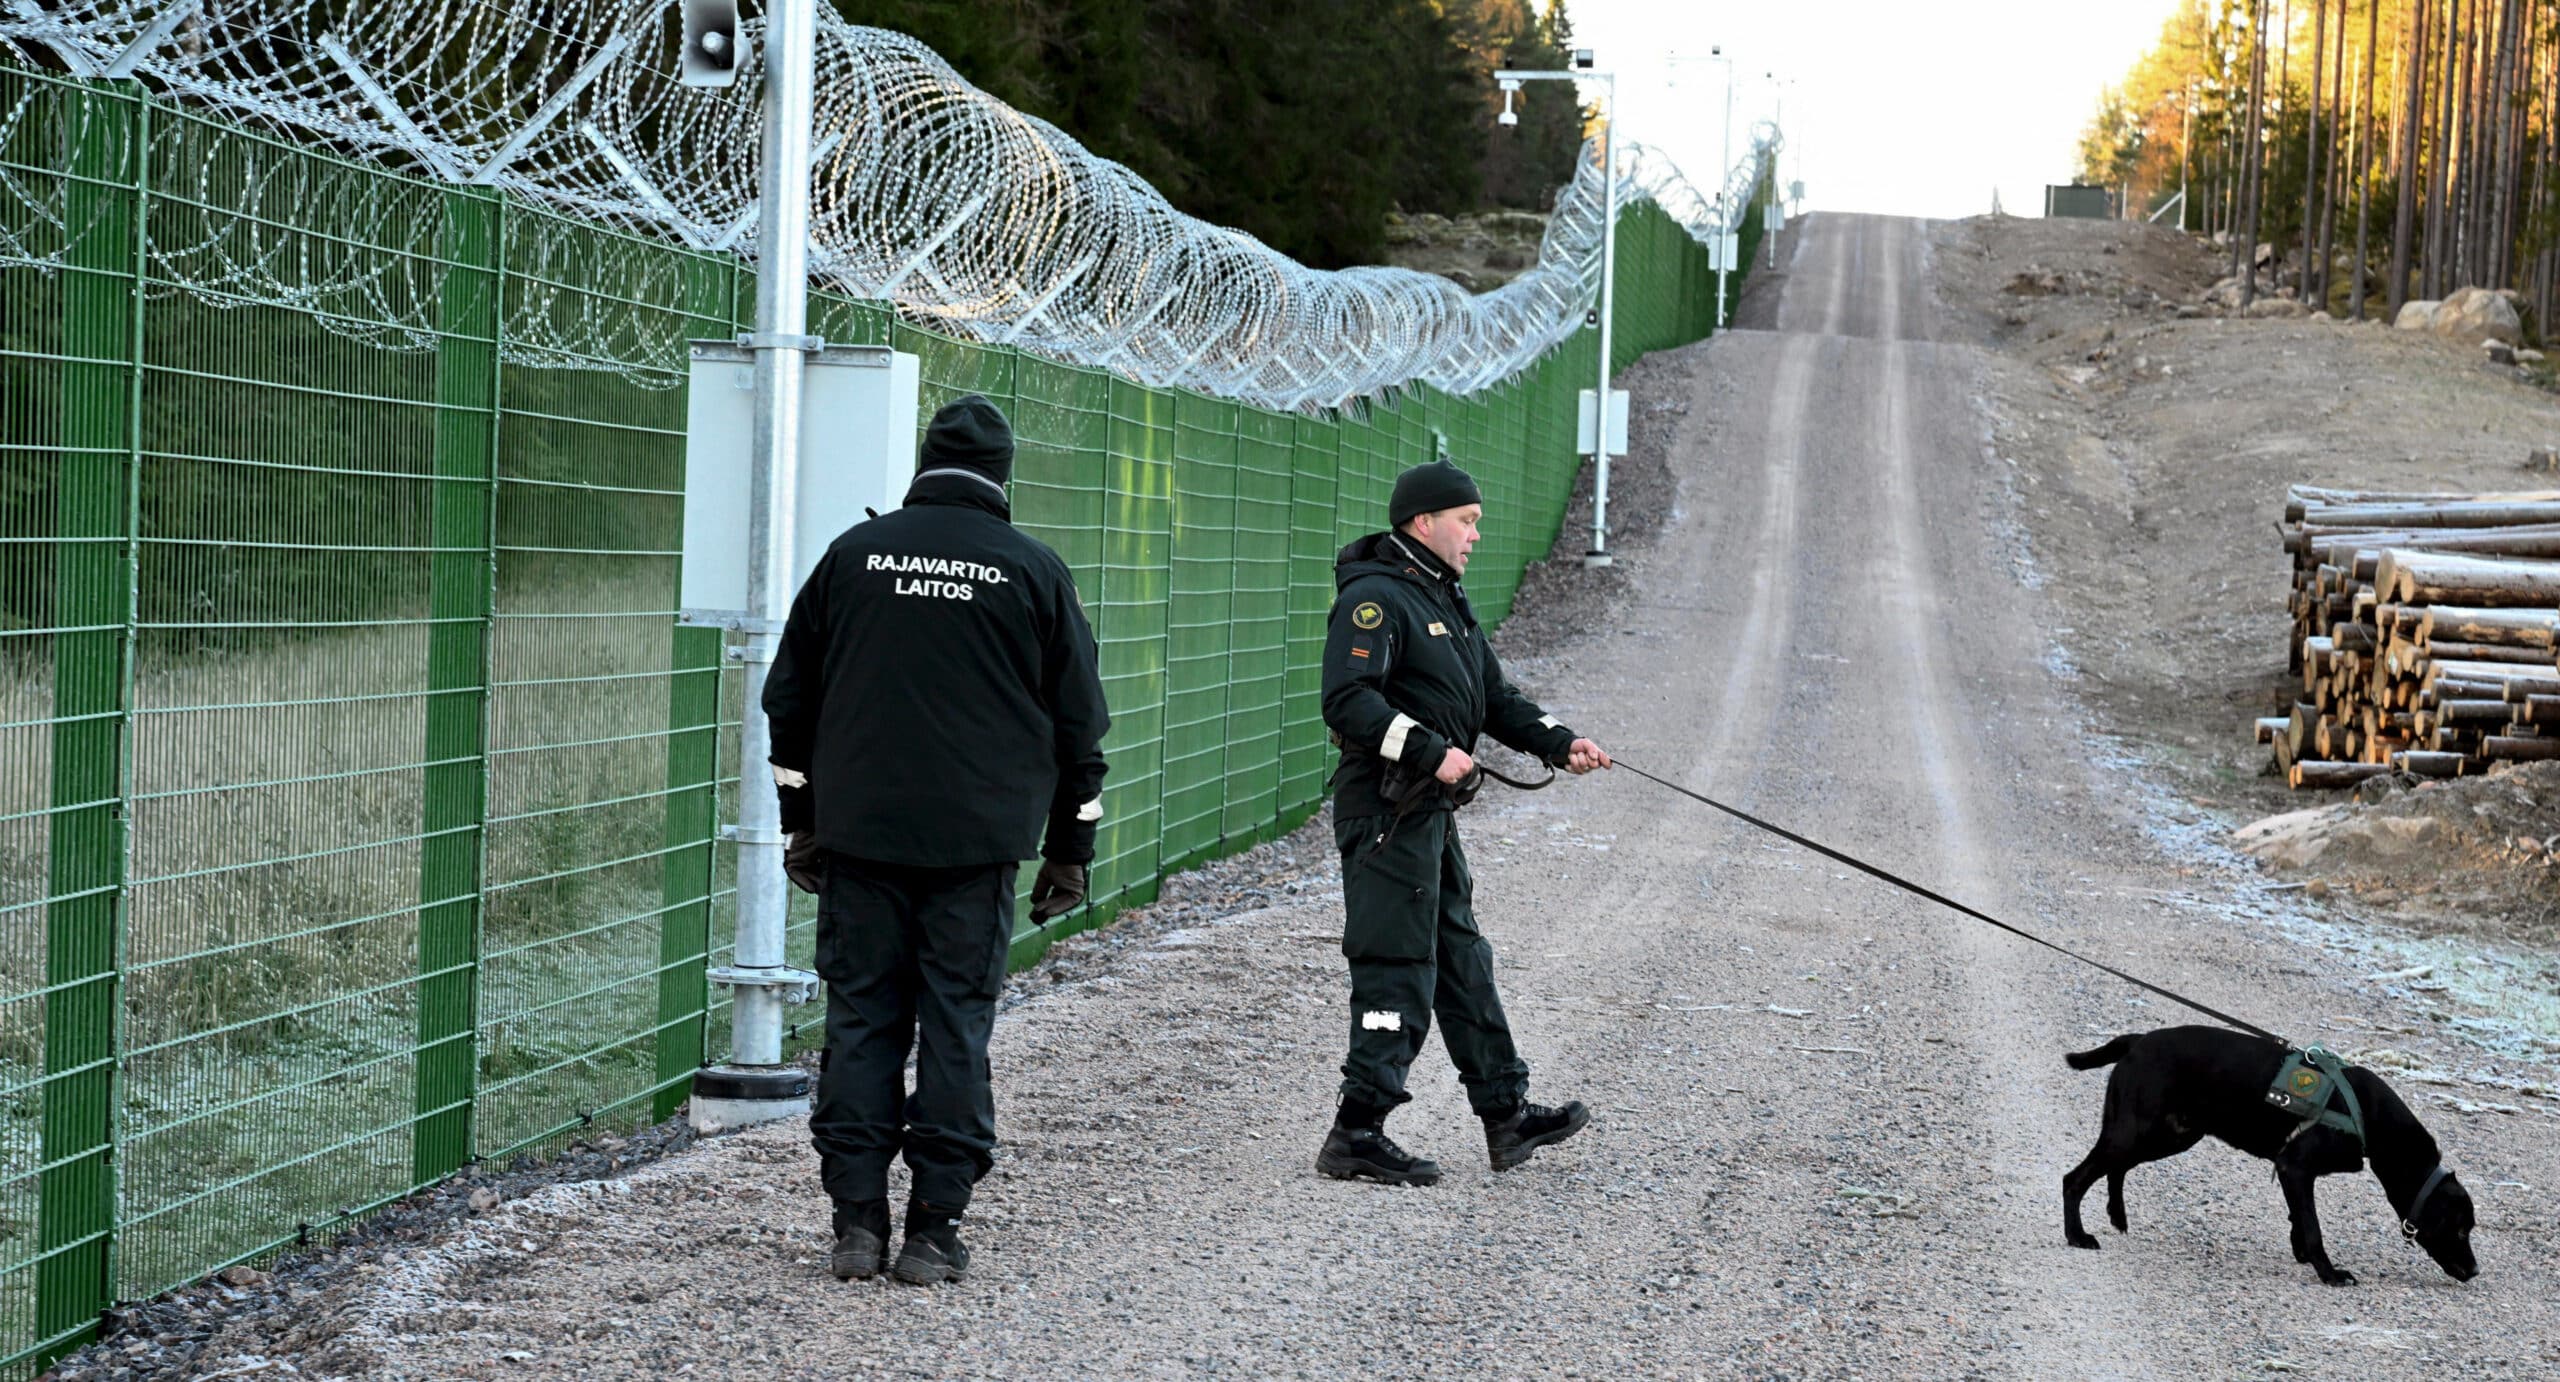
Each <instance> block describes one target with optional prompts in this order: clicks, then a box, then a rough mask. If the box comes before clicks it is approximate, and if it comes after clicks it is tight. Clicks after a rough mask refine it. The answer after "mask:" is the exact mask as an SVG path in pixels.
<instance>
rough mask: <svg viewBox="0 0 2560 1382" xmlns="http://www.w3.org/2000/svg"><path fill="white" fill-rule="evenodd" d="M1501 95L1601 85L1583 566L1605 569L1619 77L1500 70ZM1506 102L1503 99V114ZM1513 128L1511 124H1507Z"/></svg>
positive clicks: (1579, 56)
mask: <svg viewBox="0 0 2560 1382" xmlns="http://www.w3.org/2000/svg"><path fill="white" fill-rule="evenodd" d="M1574 56H1575V61H1576V62H1577V63H1578V64H1588V62H1589V61H1590V55H1589V53H1588V51H1587V50H1585V51H1577V52H1576V53H1575V55H1574ZM1493 75H1494V79H1495V81H1497V82H1498V83H1500V84H1501V86H1502V89H1503V91H1504V92H1505V93H1508V92H1510V91H1512V90H1513V89H1515V88H1517V87H1518V85H1519V84H1520V83H1522V82H1580V81H1585V80H1589V81H1596V82H1602V83H1606V85H1607V92H1606V94H1605V95H1604V96H1603V97H1602V101H1603V105H1602V116H1601V121H1600V136H1599V146H1600V305H1599V317H1600V366H1599V370H1598V373H1599V376H1600V387H1599V388H1598V389H1596V390H1594V391H1593V395H1592V400H1593V401H1592V410H1591V416H1592V428H1591V461H1592V466H1593V470H1592V484H1591V550H1590V551H1589V552H1588V553H1586V554H1584V556H1583V558H1582V564H1583V565H1585V566H1607V565H1609V563H1610V560H1611V558H1610V556H1609V352H1610V350H1611V349H1612V331H1613V330H1614V328H1615V327H1616V325H1617V321H1616V318H1617V308H1618V292H1617V278H1618V77H1617V74H1616V73H1614V72H1595V71H1593V70H1591V68H1590V67H1589V66H1587V65H1580V66H1576V67H1573V68H1571V69H1565V70H1558V71H1529V70H1526V69H1513V68H1504V69H1503V70H1501V71H1499V72H1496V73H1494V74H1493ZM1507 100H1508V97H1507V95H1506V107H1505V108H1506V111H1507V109H1508V105H1507ZM1512 123H1516V122H1512Z"/></svg>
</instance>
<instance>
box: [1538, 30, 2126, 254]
mask: <svg viewBox="0 0 2560 1382" xmlns="http://www.w3.org/2000/svg"><path fill="white" fill-rule="evenodd" d="M1570 7H1571V10H1572V13H1573V18H1574V24H1575V30H1576V32H1575V38H1574V41H1575V44H1576V46H1580V47H1588V48H1592V49H1595V50H1597V53H1598V57H1599V65H1600V66H1601V67H1603V68H1615V69H1616V70H1617V72H1618V73H1619V76H1618V88H1619V92H1620V100H1621V104H1622V105H1623V106H1624V108H1625V109H1624V118H1625V121H1626V129H1627V134H1628V137H1629V138H1631V139H1634V140H1637V141H1640V142H1642V143H1647V144H1653V145H1656V146H1658V147H1661V148H1662V149H1664V150H1665V151H1666V152H1668V153H1670V154H1671V155H1672V157H1673V158H1675V159H1676V160H1678V162H1679V164H1680V166H1681V169H1682V170H1683V171H1684V172H1686V173H1688V174H1689V178H1690V181H1692V182H1693V183H1696V184H1697V185H1699V186H1700V187H1703V188H1709V189H1712V188H1713V187H1714V186H1716V185H1717V184H1718V183H1719V182H1720V181H1721V179H1720V178H1719V177H1717V176H1715V175H1714V174H1713V173H1712V171H1711V170H1713V169H1714V168H1715V167H1716V166H1717V164H1718V161H1719V155H1720V150H1719V138H1720V128H1719V127H1720V123H1721V121H1722V118H1723V114H1724V111H1723V104H1724V68H1723V67H1722V66H1720V65H1718V64H1716V63H1714V62H1694V61H1686V59H1690V58H1704V57H1706V56H1707V54H1708V50H1709V49H1710V48H1711V47H1713V46H1714V45H1716V44H1722V45H1723V46H1724V50H1725V52H1726V53H1727V54H1729V55H1730V56H1731V57H1732V58H1733V60H1734V62H1733V65H1734V69H1735V72H1736V74H1737V76H1738V77H1739V79H1740V84H1739V86H1738V88H1737V90H1736V93H1735V112H1736V114H1735V125H1736V128H1737V131H1738V133H1737V138H1740V137H1741V134H1740V133H1739V132H1746V131H1748V130H1749V128H1750V124H1751V121H1752V119H1753V118H1754V116H1755V115H1757V116H1763V117H1765V116H1766V115H1767V114H1769V113H1770V111H1771V108H1772V101H1773V92H1772V91H1771V84H1770V83H1769V82H1767V81H1764V80H1763V79H1762V74H1763V73H1765V72H1775V73H1776V74H1777V75H1778V76H1779V77H1781V78H1793V79H1794V81H1793V84H1792V85H1790V86H1787V87H1785V88H1784V89H1783V91H1782V92H1778V93H1774V94H1776V95H1782V96H1783V98H1784V100H1785V103H1786V124H1787V126H1788V131H1787V132H1788V136H1789V140H1788V143H1789V152H1788V154H1787V163H1786V165H1785V170H1784V171H1785V173H1786V176H1787V177H1788V178H1789V179H1796V178H1801V179H1803V180H1804V183H1805V204H1806V205H1807V206H1808V207H1811V208H1815V209H1819V210H1831V211H1873V212H1889V213H1894V214H1899V215H1908V216H1973V215H1979V214H1981V213H1983V212H1986V211H1989V210H1990V209H1991V190H1992V188H1994V187H1995V186H1996V187H1998V188H1999V189H2000V201H2001V205H2002V206H2003V207H2004V208H2005V209H2007V210H2009V211H2011V212H2017V213H2024V214H2028V215H2033V214H2035V213H2036V212H2037V211H2038V210H2039V209H2040V208H2041V206H2042V203H2043V188H2044V185H2045V184H2046V183H2048V182H2068V181H2070V180H2071V175H2072V164H2073V153H2074V150H2075V149H2076V148H2077V146H2078V143H2079V137H2080V130H2081V127H2082V126H2083V125H2084V124H2086V123H2087V121H2088V119H2089V116H2090V113H2091V112H2092V111H2094V110H2095V109H2096V107H2097V102H2098V93H2099V90H2100V89H2101V88H2103V87H2105V86H2107V85H2109V84H2110V83H2113V82H2117V81H2120V80H2122V79H2123V77H2124V74H2125V73H2126V71H2127V70H2128V69H2130V68H2131V67H2132V66H2133V62H2134V59H2136V58H2137V57H2139V56H2140V55H2141V54H2142V51H2143V50H2144V49H2145V48H2147V47H2149V46H2150V45H2151V43H2152V41H2153V40H2154V39H2156V38H2158V37H2159V34H2160V26H2161V24H2162V22H2163V21H2165V20H2166V19H2167V18H2168V17H2169V14H2170V12H2171V11H2172V10H2173V9H2174V8H2175V0H1937V2H1936V3H1933V4H1919V3H1914V0H1798V3H1793V4H1784V3H1782V4H1763V5H1747V6H1746V5H1738V4H1729V3H1699V0H1570ZM1671 58H1678V59H1682V60H1683V61H1679V62H1676V63H1674V62H1670V61H1667V59H1671ZM1666 77H1676V78H1677V79H1678V85H1677V86H1676V87H1674V86H1671V85H1668V84H1667V83H1666V81H1665V78H1666Z"/></svg>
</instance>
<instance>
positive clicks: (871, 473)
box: [679, 341, 917, 623]
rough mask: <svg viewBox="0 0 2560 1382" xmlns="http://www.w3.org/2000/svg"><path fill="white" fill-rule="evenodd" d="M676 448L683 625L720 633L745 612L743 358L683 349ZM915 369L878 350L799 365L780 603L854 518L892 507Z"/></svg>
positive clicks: (910, 449)
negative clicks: (681, 427) (684, 381)
mask: <svg viewBox="0 0 2560 1382" xmlns="http://www.w3.org/2000/svg"><path fill="white" fill-rule="evenodd" d="M692 356H693V378H692V392H691V395H690V397H689V398H688V399H687V400H686V407H685V437H684V577H683V581H682V594H681V596H680V598H679V603H680V604H681V605H682V606H683V609H684V613H685V618H686V619H687V620H688V621H691V622H704V623H726V622H728V621H729V620H730V619H732V618H735V617H736V616H737V615H738V614H739V613H741V612H742V611H744V610H745V609H746V607H747V564H748V563H747V520H748V515H749V505H750V504H751V502H752V501H753V499H754V491H755V465H754V445H755V422H756V389H755V380H756V362H755V352H754V351H751V350H748V349H746V348H745V347H743V346H740V345H738V344H737V343H736V342H734V341H695V342H693V346H692ZM916 379H917V371H916V357H915V356H913V355H908V354H904V353H901V352H899V351H895V350H891V349H890V348H889V347H887V346H872V345H832V346H828V347H827V348H826V349H824V350H820V351H816V352H813V353H812V354H811V355H810V356H809V367H808V371H807V382H806V383H805V384H804V385H803V386H802V389H801V396H800V397H801V405H800V471H799V476H798V480H797V484H796V489H797V491H798V494H799V503H798V510H799V511H798V512H797V513H796V514H794V515H793V516H792V521H791V522H789V523H787V524H785V525H783V531H784V532H785V533H786V534H788V535H789V538H790V541H791V591H790V592H788V593H787V594H786V597H785V598H786V600H787V598H788V594H796V593H797V592H798V591H799V589H800V585H801V583H802V582H803V581H806V580H807V579H809V571H810V568H812V567H814V566H816V565H817V564H818V558H820V557H822V556H825V555H826V551H827V547H828V545H829V544H830V543H833V542H834V541H835V540H836V538H837V537H838V536H839V535H841V534H842V533H843V532H844V530H845V529H847V528H850V527H852V526H853V525H854V524H856V523H859V522H861V521H862V520H863V518H864V514H863V510H864V509H865V508H866V507H867V508H873V509H878V510H879V511H881V512H882V513H887V512H888V511H889V510H891V509H893V508H896V507H897V506H898V501H899V500H900V499H901V498H903V497H904V496H905V494H906V492H907V485H908V482H910V481H912V480H913V479H914V478H915V473H916Z"/></svg>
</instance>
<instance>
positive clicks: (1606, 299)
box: [1582, 73, 1618, 566]
mask: <svg viewBox="0 0 2560 1382" xmlns="http://www.w3.org/2000/svg"><path fill="white" fill-rule="evenodd" d="M1602 80H1603V81H1605V82H1606V83H1607V84H1608V91H1609V94H1608V97H1607V100H1608V103H1609V104H1608V110H1607V112H1606V115H1605V117H1604V119H1603V122H1602V124H1601V126H1600V387H1599V390H1598V392H1596V393H1594V394H1593V395H1592V398H1593V405H1592V410H1591V418H1592V424H1591V459H1592V463H1593V465H1594V467H1595V469H1594V470H1593V472H1592V481H1591V551H1590V553H1589V554H1588V555H1586V556H1584V557H1583V559H1582V564H1583V565H1585V566H1607V565H1608V564H1609V383H1610V376H1609V349H1610V332H1611V330H1612V329H1613V328H1614V327H1615V326H1616V325H1617V315H1618V313H1617V307H1618V291H1617V289H1618V78H1617V75H1616V74H1615V73H1611V74H1609V75H1608V76H1606V77H1604V78H1602Z"/></svg>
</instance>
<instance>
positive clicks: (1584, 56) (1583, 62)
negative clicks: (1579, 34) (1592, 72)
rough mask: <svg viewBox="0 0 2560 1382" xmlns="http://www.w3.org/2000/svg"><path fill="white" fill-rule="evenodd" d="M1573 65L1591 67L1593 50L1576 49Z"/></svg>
mask: <svg viewBox="0 0 2560 1382" xmlns="http://www.w3.org/2000/svg"><path fill="white" fill-rule="evenodd" d="M1573 65H1574V66H1576V67H1589V66H1590V65H1591V50H1590V49H1588V48H1576V49H1574V50H1573Z"/></svg>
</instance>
